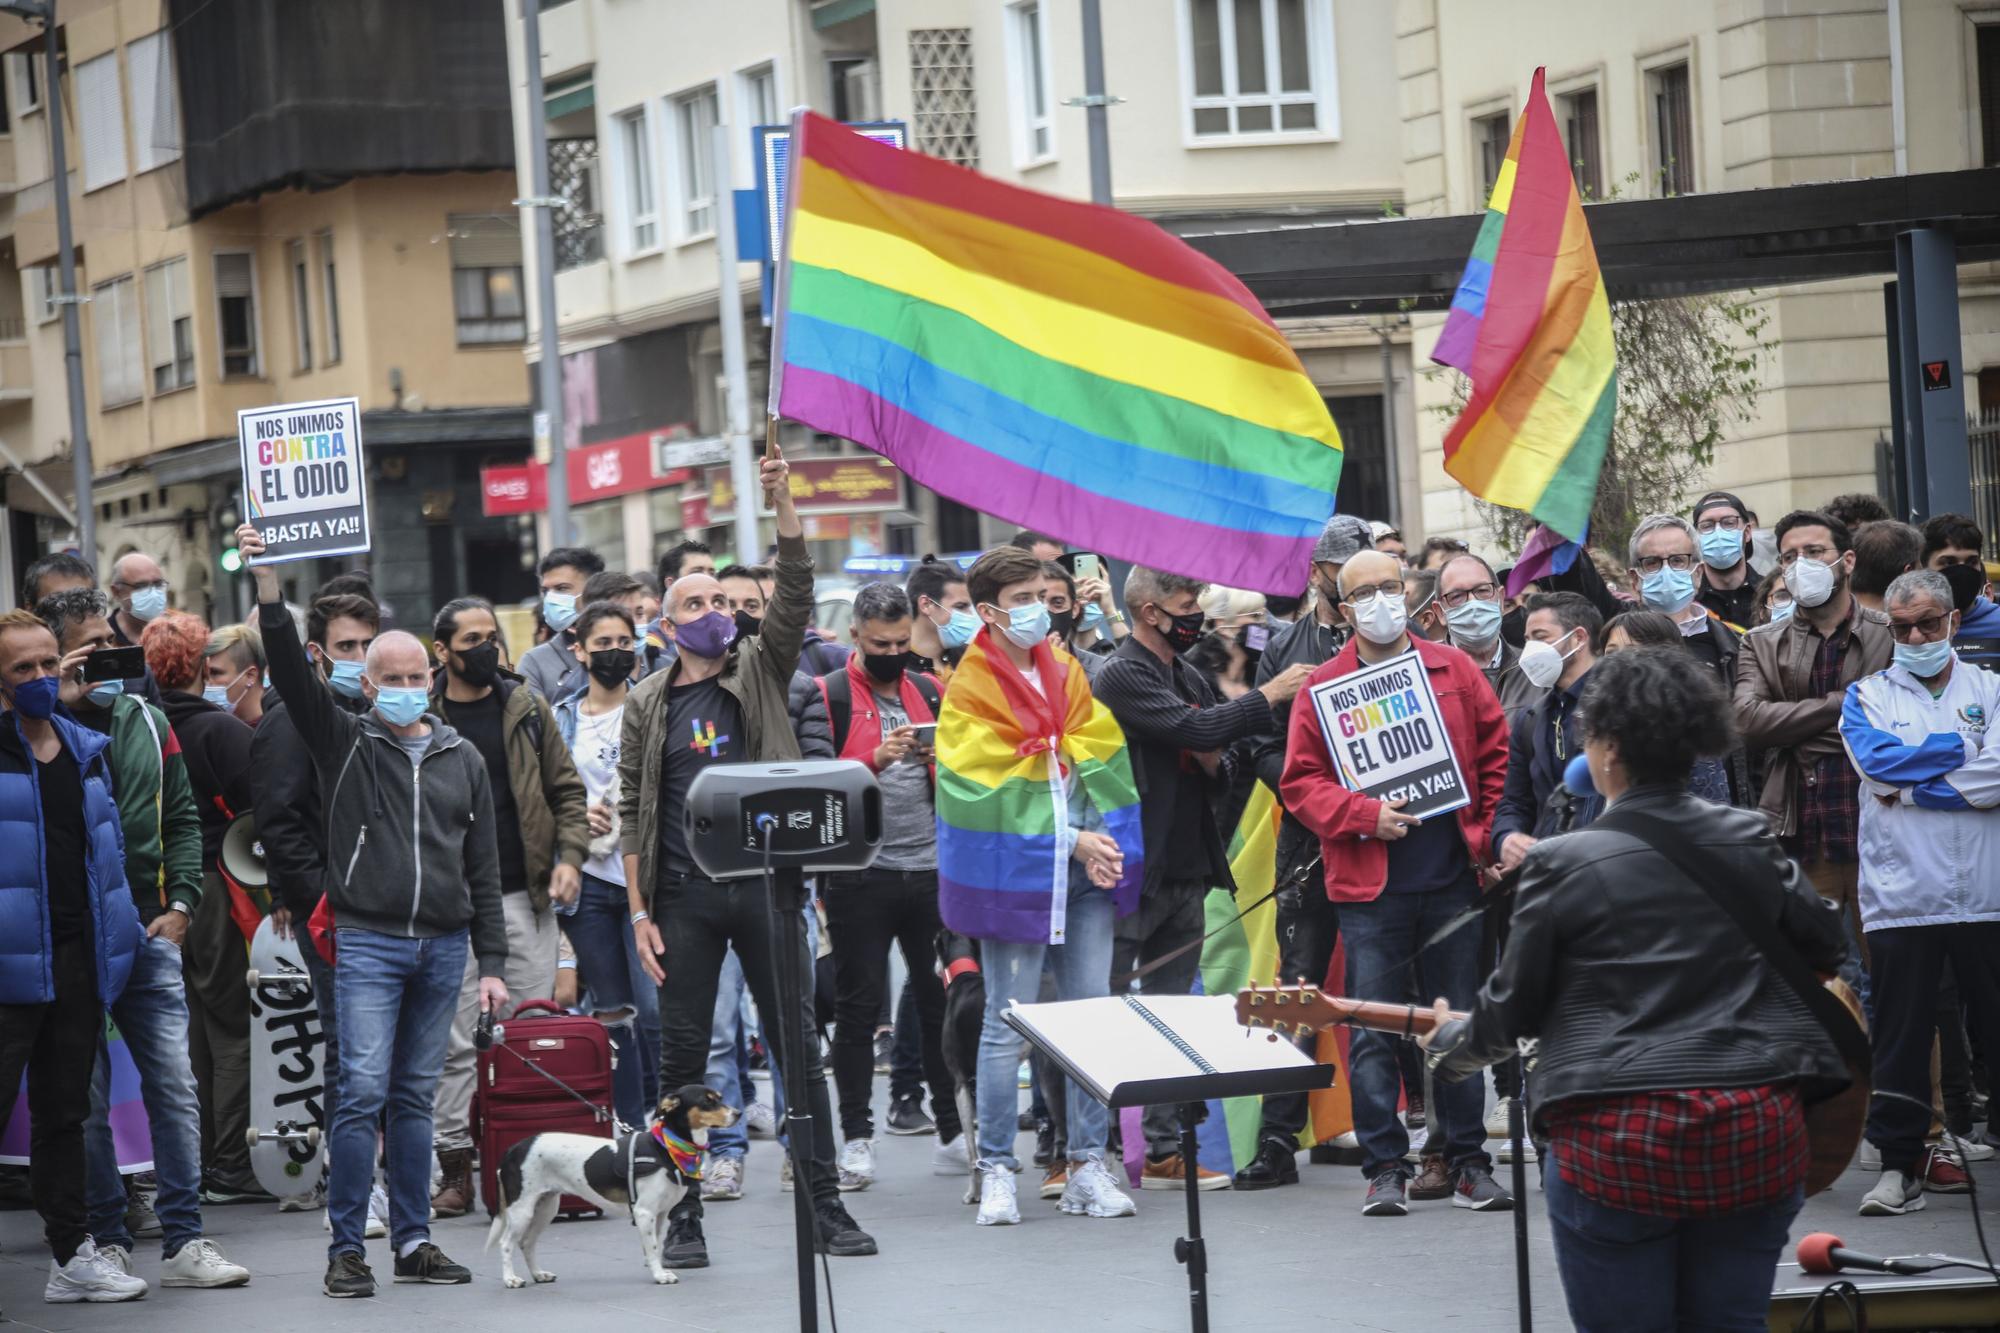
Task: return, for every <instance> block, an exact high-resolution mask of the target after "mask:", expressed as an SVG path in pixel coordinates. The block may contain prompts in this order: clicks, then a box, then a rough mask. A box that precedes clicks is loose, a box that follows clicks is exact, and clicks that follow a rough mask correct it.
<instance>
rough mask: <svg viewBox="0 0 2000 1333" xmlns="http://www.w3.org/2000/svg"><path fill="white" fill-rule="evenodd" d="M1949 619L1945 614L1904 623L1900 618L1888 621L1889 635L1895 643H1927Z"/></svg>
mask: <svg viewBox="0 0 2000 1333" xmlns="http://www.w3.org/2000/svg"><path fill="white" fill-rule="evenodd" d="M1950 620H1951V617H1950V616H1948V615H1946V616H1925V617H1924V618H1923V619H1922V620H1918V621H1912V622H1909V623H1907V624H1906V623H1905V622H1903V621H1900V620H1891V621H1890V622H1889V637H1890V638H1892V639H1894V640H1895V641H1896V642H1897V643H1919V642H1921V643H1929V642H1930V641H1931V640H1932V639H1933V638H1934V637H1936V635H1937V633H1938V631H1939V630H1941V629H1943V628H1944V627H1945V625H1946V624H1947V623H1948V622H1949V621H1950Z"/></svg>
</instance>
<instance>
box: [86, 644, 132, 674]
mask: <svg viewBox="0 0 2000 1333" xmlns="http://www.w3.org/2000/svg"><path fill="white" fill-rule="evenodd" d="M145 674H146V652H145V650H144V649H143V648H141V647H139V646H138V645H137V644H133V645H132V646H131V647H130V648H99V649H98V650H97V651H96V652H94V653H92V654H91V655H90V656H88V657H86V658H84V659H83V678H84V680H85V681H86V682H87V683H95V682H97V681H100V680H131V679H132V678H133V677H134V676H143V675H145Z"/></svg>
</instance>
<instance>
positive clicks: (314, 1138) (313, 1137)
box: [306, 1125, 319, 1148]
mask: <svg viewBox="0 0 2000 1333" xmlns="http://www.w3.org/2000/svg"><path fill="white" fill-rule="evenodd" d="M306 1147H308V1148H317V1147H319V1126H318V1125H313V1126H310V1127H309V1128H308V1129H307V1130H306Z"/></svg>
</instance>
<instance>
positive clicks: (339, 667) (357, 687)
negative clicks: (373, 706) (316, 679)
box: [326, 662, 367, 699]
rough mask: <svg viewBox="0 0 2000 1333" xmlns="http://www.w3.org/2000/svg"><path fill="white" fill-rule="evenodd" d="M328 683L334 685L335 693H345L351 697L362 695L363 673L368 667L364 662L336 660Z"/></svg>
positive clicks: (355, 697)
mask: <svg viewBox="0 0 2000 1333" xmlns="http://www.w3.org/2000/svg"><path fill="white" fill-rule="evenodd" d="M332 665H333V670H332V672H331V673H330V674H329V675H328V676H327V678H326V683H327V684H329V685H331V686H332V687H333V692H334V693H335V694H344V695H346V696H347V697H348V698H350V699H359V698H360V697H361V673H362V672H363V671H364V670H366V669H367V667H366V664H365V663H362V662H334V663H333V664H332Z"/></svg>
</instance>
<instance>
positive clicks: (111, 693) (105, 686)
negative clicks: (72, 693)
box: [86, 680, 125, 708]
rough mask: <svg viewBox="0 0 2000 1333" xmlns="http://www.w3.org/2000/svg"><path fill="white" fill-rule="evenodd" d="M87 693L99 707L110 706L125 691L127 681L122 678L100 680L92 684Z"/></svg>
mask: <svg viewBox="0 0 2000 1333" xmlns="http://www.w3.org/2000/svg"><path fill="white" fill-rule="evenodd" d="M86 693H87V694H88V695H89V698H90V701H91V702H92V703H94V704H96V705H97V706H98V707H99V708H109V707H111V705H112V704H113V703H114V702H116V701H117V699H118V696H119V695H121V694H123V693H125V682H124V681H122V680H100V681H98V682H97V683H96V684H95V685H93V686H91V687H90V689H89V690H88V691H86Z"/></svg>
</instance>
